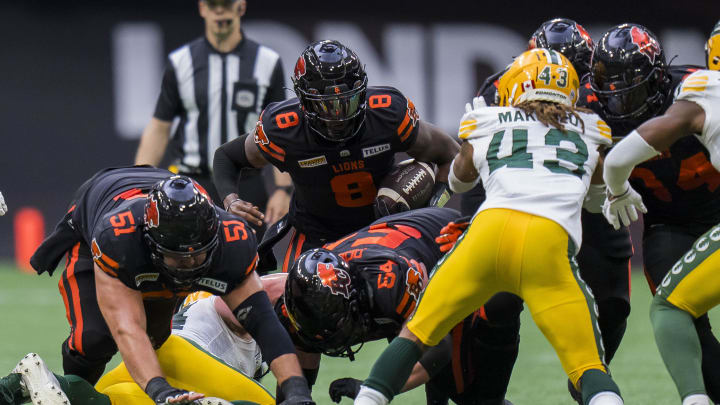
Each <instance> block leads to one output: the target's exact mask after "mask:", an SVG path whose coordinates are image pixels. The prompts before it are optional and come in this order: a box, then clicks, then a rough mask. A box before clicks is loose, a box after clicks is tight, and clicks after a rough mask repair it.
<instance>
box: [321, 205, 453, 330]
mask: <svg viewBox="0 0 720 405" xmlns="http://www.w3.org/2000/svg"><path fill="white" fill-rule="evenodd" d="M459 217H460V213H459V212H457V211H455V210H452V209H448V208H436V207H431V208H421V209H417V210H413V211H408V212H403V213H399V214H395V215H390V216H387V217H384V218H382V219H380V220H378V221H375V222H374V223H372V224H371V225H370V226H367V227H365V228H363V229H361V230H359V231H357V232H354V233H352V234H350V235H347V236H346V237H344V238H341V239H340V240H338V241H336V242H333V243H330V244H327V245H325V246H324V247H325V248H326V249H328V250H331V251H333V252H335V253H337V254H338V255H339V256H341V257H342V258H343V259H345V260H346V261H347V262H349V263H351V265H353V266H355V268H356V269H358V270H359V272H360V274H361V276H362V277H363V279H365V281H366V282H367V285H368V288H369V289H370V291H371V293H370V294H369V296H370V297H371V316H372V318H373V320H374V321H375V326H376V327H375V328H374V330H373V331H372V333H371V336H370V338H371V339H379V338H387V337H393V336H395V335H397V334H398V333H399V332H400V327H401V326H402V324H403V322H404V321H405V320H406V319H407V318H408V317H409V316H410V315H411V314H412V313H413V311H414V310H415V306H416V305H417V302H418V300H419V299H420V294H421V293H422V291H423V290H424V289H425V286H426V285H427V280H428V273H429V271H430V270H432V268H433V267H435V264H436V263H437V262H438V261H439V260H440V259H441V258H442V257H443V256H444V254H443V253H442V252H440V249H439V246H438V245H437V244H436V243H435V237H437V236H438V235H440V230H441V229H442V228H443V227H444V226H445V225H447V224H448V223H449V222H451V221H453V220H455V219H457V218H459Z"/></svg>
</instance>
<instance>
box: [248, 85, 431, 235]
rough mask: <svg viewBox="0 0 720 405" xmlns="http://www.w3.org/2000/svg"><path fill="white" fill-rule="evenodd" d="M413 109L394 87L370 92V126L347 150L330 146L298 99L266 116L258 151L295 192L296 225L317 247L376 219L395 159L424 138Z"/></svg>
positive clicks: (367, 114)
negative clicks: (376, 205)
mask: <svg viewBox="0 0 720 405" xmlns="http://www.w3.org/2000/svg"><path fill="white" fill-rule="evenodd" d="M417 126H418V114H417V112H416V110H415V106H414V105H413V103H412V102H411V101H410V100H408V99H406V98H405V96H403V95H402V93H400V92H399V91H398V90H397V89H394V88H392V87H368V89H367V95H366V109H365V120H364V122H363V124H362V126H361V128H360V130H359V132H358V133H357V134H356V135H355V136H354V137H353V138H351V139H349V140H347V141H345V142H342V143H340V142H330V141H326V140H325V139H324V138H322V137H321V136H320V134H318V133H316V132H315V131H314V130H313V129H311V128H310V127H309V125H308V122H307V120H306V119H305V116H304V114H303V111H302V108H301V106H300V103H299V102H298V99H296V98H294V99H290V100H286V101H284V102H281V103H274V104H271V105H270V106H268V107H267V108H266V109H265V111H263V113H262V116H261V117H260V120H259V121H258V124H257V126H256V128H255V131H254V133H253V134H254V137H255V144H256V146H257V148H258V150H259V151H260V153H262V155H263V156H264V157H265V159H266V160H267V161H268V162H270V163H271V164H272V165H273V166H275V167H277V168H278V169H279V170H281V171H284V172H288V173H289V174H290V176H291V177H292V181H293V184H294V186H295V193H294V195H293V198H292V202H291V204H290V216H289V218H290V223H291V224H292V225H293V226H295V228H297V229H298V230H299V231H300V232H303V233H306V234H308V235H309V236H310V237H313V238H317V239H326V240H333V239H336V238H339V237H341V236H342V235H344V234H346V233H347V232H348V231H350V230H353V229H359V228H362V227H363V226H366V225H367V224H369V223H370V222H372V221H373V220H374V219H375V216H374V212H373V208H372V204H373V201H374V200H375V197H376V195H377V184H379V182H380V180H382V178H383V177H385V175H386V174H387V173H388V172H389V171H390V169H391V168H392V166H393V163H394V160H393V156H394V154H395V153H396V152H403V151H406V150H407V149H409V148H410V146H412V144H413V143H414V142H415V139H416V137H417V133H418V129H417Z"/></svg>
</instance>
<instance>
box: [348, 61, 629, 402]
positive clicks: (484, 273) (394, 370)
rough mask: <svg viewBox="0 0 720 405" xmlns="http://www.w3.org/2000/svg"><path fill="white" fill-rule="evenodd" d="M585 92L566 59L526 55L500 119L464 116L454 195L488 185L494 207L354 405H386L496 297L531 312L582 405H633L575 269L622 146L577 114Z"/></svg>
mask: <svg viewBox="0 0 720 405" xmlns="http://www.w3.org/2000/svg"><path fill="white" fill-rule="evenodd" d="M579 85H580V83H579V78H578V76H577V73H575V69H574V68H573V66H572V64H571V63H570V61H569V60H568V59H567V58H566V57H564V56H563V55H562V54H561V53H559V52H557V51H554V50H548V49H534V50H530V51H526V52H525V53H523V54H522V55H520V56H519V57H517V58H516V59H515V61H514V62H513V64H512V65H511V66H510V68H509V69H508V71H507V72H506V73H505V74H503V76H502V77H501V78H500V83H499V86H498V92H499V96H500V97H499V105H501V106H502V107H485V108H479V109H476V110H473V111H471V112H469V113H466V114H465V115H464V116H463V118H462V121H461V123H460V132H459V136H460V138H461V139H463V144H462V147H461V151H460V153H459V154H458V156H457V157H456V158H455V159H454V161H453V165H452V170H451V172H450V174H449V181H450V183H449V184H450V187H451V188H452V189H453V191H455V192H462V191H467V190H469V189H471V188H472V187H474V186H475V184H476V183H477V182H478V180H479V177H482V181H483V184H484V185H485V188H486V190H487V199H486V200H485V202H484V203H483V205H482V206H481V207H480V208H479V210H478V213H477V214H476V215H475V216H474V217H473V221H472V222H471V224H470V226H469V227H468V229H467V231H466V232H465V233H464V234H463V236H462V237H461V238H460V239H459V240H458V242H457V243H456V244H455V246H454V247H453V250H451V251H450V253H448V254H447V255H446V256H445V257H444V258H443V259H442V260H441V261H440V263H439V264H438V267H437V268H435V270H434V271H433V276H432V279H431V280H430V282H429V283H428V286H427V288H426V289H425V291H424V292H423V295H422V297H421V299H420V301H419V303H418V306H417V309H416V311H415V314H414V315H413V316H412V317H411V318H410V320H409V321H408V322H407V324H406V325H405V326H404V327H403V329H402V331H401V332H400V335H399V336H398V337H397V338H396V339H395V340H393V341H392V343H391V344H390V346H388V348H387V349H386V350H385V351H384V352H383V354H381V355H380V357H379V358H378V360H377V361H376V363H375V365H374V366H373V369H372V371H371V373H370V376H369V378H368V379H366V380H365V382H364V383H363V386H362V387H361V389H360V392H359V393H358V395H357V397H356V398H355V403H356V404H359V405H370V404H387V403H388V402H389V401H390V400H392V398H393V397H394V396H395V395H396V394H397V393H398V392H400V389H401V388H402V386H403V384H404V383H405V381H406V380H407V377H408V376H409V375H410V372H411V370H412V368H413V365H414V364H415V362H416V361H417V360H418V359H419V358H420V357H421V356H422V353H423V351H424V350H425V349H426V348H427V347H429V346H435V345H437V344H438V343H439V342H440V341H441V340H442V339H443V337H444V336H445V335H446V334H447V333H448V332H449V331H450V329H451V328H452V327H453V326H454V325H456V324H457V323H458V322H460V321H461V320H462V319H463V318H465V317H466V316H468V315H469V314H471V313H472V312H473V311H474V310H475V309H476V308H478V307H479V306H481V305H482V304H484V303H485V302H486V301H487V300H488V299H489V298H490V297H491V296H492V295H494V294H495V293H496V292H498V291H508V292H511V293H514V294H516V295H518V296H519V297H521V298H522V299H523V300H524V301H525V303H527V306H528V309H529V310H530V312H531V313H532V316H533V319H534V320H535V322H536V324H537V325H538V326H539V327H540V329H541V330H542V331H543V333H544V335H545V336H546V337H547V338H548V340H549V341H550V343H551V344H552V345H553V347H554V348H555V350H556V352H557V354H558V357H559V358H560V362H561V363H562V365H563V368H564V370H565V372H566V374H567V375H568V377H569V378H570V380H571V381H572V383H573V385H574V386H575V387H576V388H577V389H578V390H580V391H581V392H582V398H583V403H584V404H586V405H587V404H589V403H592V404H593V405H606V404H622V403H623V401H622V398H621V397H620V391H619V389H618V387H617V385H616V384H615V383H614V382H613V380H612V378H611V377H610V375H609V374H608V373H607V367H606V365H605V364H604V362H603V358H604V354H603V345H602V338H601V337H600V330H599V328H598V327H597V321H596V319H595V316H596V314H595V310H594V309H593V308H594V305H595V302H594V299H593V296H592V293H591V292H590V289H588V288H587V286H586V285H585V283H584V282H583V280H582V278H581V277H580V274H579V270H578V268H577V262H576V261H575V258H574V257H575V255H576V254H577V250H578V249H579V247H580V245H581V237H582V233H581V224H580V211H581V207H582V204H583V199H584V197H585V194H586V193H587V190H588V187H589V185H590V181H591V176H592V175H593V173H594V171H595V168H596V166H597V165H598V161H599V159H600V152H599V151H600V150H601V149H603V148H605V147H608V146H610V145H611V144H612V139H611V135H610V131H609V129H606V125H605V124H604V123H603V122H602V120H601V119H600V118H599V117H598V116H597V115H595V114H592V113H585V112H583V111H580V110H577V109H576V108H575V107H574V106H575V101H576V100H577V96H578V88H579ZM569 144H572V145H573V146H571V147H569V146H568V145H569ZM510 145H511V146H510ZM598 172H599V171H598ZM595 177H597V176H595ZM595 180H596V181H597V180H598V179H597V178H595ZM459 280H461V281H459ZM568 319H571V320H573V327H572V328H568V327H567V320H568Z"/></svg>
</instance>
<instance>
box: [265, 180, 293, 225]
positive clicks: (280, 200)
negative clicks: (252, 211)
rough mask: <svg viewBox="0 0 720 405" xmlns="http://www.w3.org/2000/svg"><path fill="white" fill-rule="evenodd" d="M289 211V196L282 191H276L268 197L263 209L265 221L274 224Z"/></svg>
mask: <svg viewBox="0 0 720 405" xmlns="http://www.w3.org/2000/svg"><path fill="white" fill-rule="evenodd" d="M289 210H290V194H288V193H287V191H285V190H283V189H277V190H275V192H274V193H273V195H272V196H270V199H269V200H268V203H267V207H266V208H265V221H266V222H267V223H268V224H274V223H275V222H277V221H278V220H279V219H280V218H282V217H284V216H285V214H287V213H288V211H289Z"/></svg>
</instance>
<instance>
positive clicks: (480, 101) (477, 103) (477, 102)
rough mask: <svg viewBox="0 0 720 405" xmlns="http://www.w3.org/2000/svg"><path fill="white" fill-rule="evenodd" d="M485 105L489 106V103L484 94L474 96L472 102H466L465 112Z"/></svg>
mask: <svg viewBox="0 0 720 405" xmlns="http://www.w3.org/2000/svg"><path fill="white" fill-rule="evenodd" d="M483 107H487V104H486V103H485V98H484V97H483V96H477V97H473V99H472V104H470V103H465V112H466V113H469V112H470V111H472V110H477V109H480V108H483Z"/></svg>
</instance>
